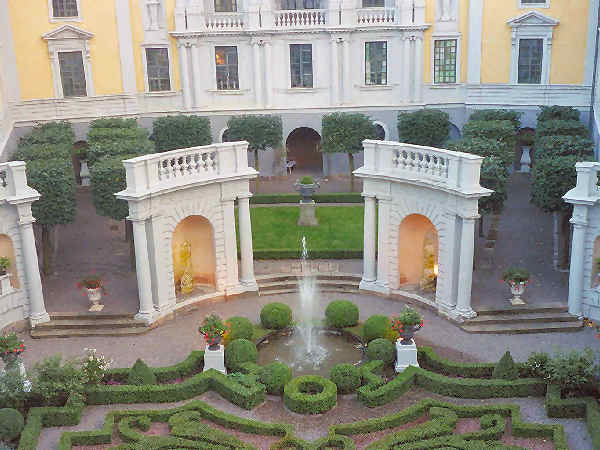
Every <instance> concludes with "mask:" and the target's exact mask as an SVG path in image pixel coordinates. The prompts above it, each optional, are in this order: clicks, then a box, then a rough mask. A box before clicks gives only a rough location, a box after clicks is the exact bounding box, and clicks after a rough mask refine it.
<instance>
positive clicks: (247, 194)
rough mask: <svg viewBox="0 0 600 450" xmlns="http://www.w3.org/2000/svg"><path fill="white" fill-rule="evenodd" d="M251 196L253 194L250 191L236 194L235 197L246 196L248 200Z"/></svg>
mask: <svg viewBox="0 0 600 450" xmlns="http://www.w3.org/2000/svg"><path fill="white" fill-rule="evenodd" d="M253 196H254V194H253V193H252V192H244V193H242V194H238V196H237V198H238V199H243V198H247V199H248V200H250V199H251V198H252V197H253Z"/></svg>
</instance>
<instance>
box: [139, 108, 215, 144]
mask: <svg viewBox="0 0 600 450" xmlns="http://www.w3.org/2000/svg"><path fill="white" fill-rule="evenodd" d="M150 139H151V140H153V141H154V145H155V147H156V151H157V152H166V151H169V150H174V149H178V148H187V147H196V146H199V145H208V144H210V143H211V141H212V138H211V135H210V120H209V119H208V118H207V117H200V116H165V117H160V118H158V119H156V120H154V122H152V136H151V137H150Z"/></svg>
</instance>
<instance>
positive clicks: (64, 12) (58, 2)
mask: <svg viewBox="0 0 600 450" xmlns="http://www.w3.org/2000/svg"><path fill="white" fill-rule="evenodd" d="M52 14H53V15H54V17H77V16H78V15H79V14H78V13H77V0H52Z"/></svg>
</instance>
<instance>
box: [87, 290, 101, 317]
mask: <svg viewBox="0 0 600 450" xmlns="http://www.w3.org/2000/svg"><path fill="white" fill-rule="evenodd" d="M86 292H87V296H88V299H89V301H90V303H91V305H90V309H89V311H102V309H103V308H104V305H101V304H100V300H101V299H102V288H100V287H98V288H93V289H92V288H86Z"/></svg>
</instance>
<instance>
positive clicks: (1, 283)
mask: <svg viewBox="0 0 600 450" xmlns="http://www.w3.org/2000/svg"><path fill="white" fill-rule="evenodd" d="M12 291H13V288H12V286H11V285H10V275H9V274H4V275H0V294H2V295H7V294H10V293H11V292H12Z"/></svg>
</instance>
